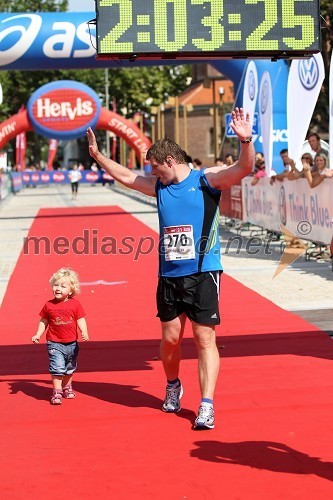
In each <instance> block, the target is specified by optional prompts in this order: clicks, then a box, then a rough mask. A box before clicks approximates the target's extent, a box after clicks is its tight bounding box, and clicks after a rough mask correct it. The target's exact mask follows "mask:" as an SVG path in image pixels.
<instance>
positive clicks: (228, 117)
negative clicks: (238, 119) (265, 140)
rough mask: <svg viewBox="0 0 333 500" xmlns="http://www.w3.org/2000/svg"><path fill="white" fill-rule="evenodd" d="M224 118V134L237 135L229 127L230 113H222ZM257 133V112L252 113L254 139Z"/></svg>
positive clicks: (233, 136) (228, 135) (227, 135)
mask: <svg viewBox="0 0 333 500" xmlns="http://www.w3.org/2000/svg"><path fill="white" fill-rule="evenodd" d="M224 120H225V131H226V132H225V136H226V137H232V138H235V137H237V135H236V133H235V132H234V131H233V130H232V128H231V127H230V123H231V113H226V114H225V115H224ZM258 134H259V115H258V113H254V114H253V115H252V137H253V140H254V141H255V140H256V138H257V137H258Z"/></svg>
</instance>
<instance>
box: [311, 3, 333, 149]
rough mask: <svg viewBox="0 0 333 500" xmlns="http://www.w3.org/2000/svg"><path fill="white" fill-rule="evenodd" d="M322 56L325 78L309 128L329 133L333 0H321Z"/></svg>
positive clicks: (321, 132)
mask: <svg viewBox="0 0 333 500" xmlns="http://www.w3.org/2000/svg"><path fill="white" fill-rule="evenodd" d="M320 14H321V20H322V30H321V31H322V56H323V60H324V66H325V80H324V82H323V86H322V88H321V91H320V94H319V98H318V101H317V104H316V107H315V110H314V113H313V116H312V120H311V123H310V127H309V130H311V131H316V132H318V133H320V134H327V133H328V129H329V105H328V103H329V73H330V63H331V58H332V46H333V10H332V0H321V2H320ZM331 147H333V145H331Z"/></svg>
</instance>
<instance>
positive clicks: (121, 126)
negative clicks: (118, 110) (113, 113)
mask: <svg viewBox="0 0 333 500" xmlns="http://www.w3.org/2000/svg"><path fill="white" fill-rule="evenodd" d="M109 124H110V126H111V127H114V128H115V129H116V130H119V131H120V132H123V133H124V134H125V135H126V137H128V138H129V139H134V138H137V137H138V134H137V133H136V132H135V131H134V130H133V129H131V128H129V127H128V126H127V125H125V123H123V122H121V121H120V120H118V119H117V118H112V119H111V121H110V122H109Z"/></svg>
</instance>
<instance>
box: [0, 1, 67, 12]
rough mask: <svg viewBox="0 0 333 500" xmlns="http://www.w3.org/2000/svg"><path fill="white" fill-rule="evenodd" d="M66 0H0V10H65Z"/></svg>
mask: <svg viewBox="0 0 333 500" xmlns="http://www.w3.org/2000/svg"><path fill="white" fill-rule="evenodd" d="M67 9H68V1H67V0H19V1H17V0H11V1H9V0H0V12H65V11H67Z"/></svg>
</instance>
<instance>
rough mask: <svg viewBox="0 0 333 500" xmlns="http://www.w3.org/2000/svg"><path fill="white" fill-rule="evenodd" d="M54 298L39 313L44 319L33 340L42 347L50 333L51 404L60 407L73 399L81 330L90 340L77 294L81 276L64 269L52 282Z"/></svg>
mask: <svg viewBox="0 0 333 500" xmlns="http://www.w3.org/2000/svg"><path fill="white" fill-rule="evenodd" d="M50 284H51V286H52V291H53V294H54V299H52V300H49V301H48V302H46V304H45V305H44V307H43V309H42V310H41V312H40V313H39V315H40V316H41V320H40V322H39V324H38V328H37V332H36V334H35V335H34V336H33V337H32V341H33V342H34V343H35V344H38V342H39V340H40V338H41V336H42V335H43V333H44V332H45V331H46V340H47V350H48V354H49V360H50V366H49V371H50V373H51V376H52V384H53V394H52V397H51V404H53V405H60V404H61V403H62V398H63V397H64V398H66V399H73V398H75V393H74V392H73V389H72V378H73V373H74V371H75V370H76V367H77V357H78V352H79V344H78V342H77V339H78V328H79V329H80V330H81V335H82V339H83V340H85V341H87V340H89V335H88V329H87V323H86V320H85V318H84V317H85V312H84V310H83V308H82V306H81V304H80V302H79V301H78V300H76V299H74V295H77V294H78V293H79V292H80V285H79V280H78V275H77V273H76V272H75V271H73V270H72V269H69V268H61V269H59V270H58V271H56V272H55V273H54V274H53V276H52V277H51V279H50Z"/></svg>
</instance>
